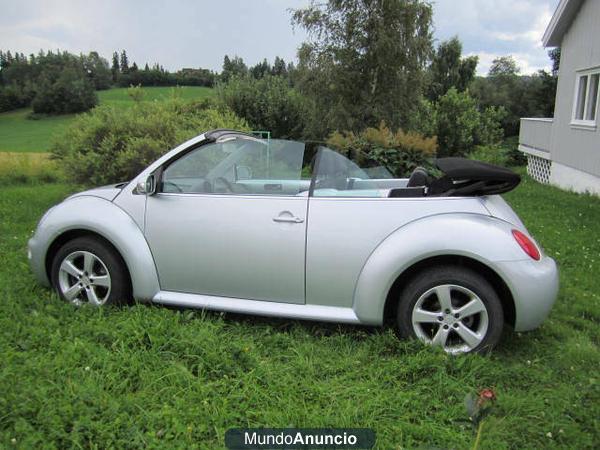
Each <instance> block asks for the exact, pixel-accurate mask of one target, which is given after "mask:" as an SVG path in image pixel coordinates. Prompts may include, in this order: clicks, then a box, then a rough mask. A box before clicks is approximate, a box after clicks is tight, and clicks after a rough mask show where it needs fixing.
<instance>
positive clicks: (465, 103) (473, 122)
mask: <svg viewBox="0 0 600 450" xmlns="http://www.w3.org/2000/svg"><path fill="white" fill-rule="evenodd" d="M436 113H437V114H436V116H437V117H436V119H437V120H436V121H437V123H436V134H437V138H438V142H439V146H440V149H439V155H440V156H462V155H465V154H468V153H469V152H470V151H471V150H472V149H473V146H474V144H475V133H476V130H477V127H478V126H479V112H478V111H477V105H476V103H475V100H473V99H472V98H471V97H470V96H469V94H468V93H466V92H458V91H457V90H456V89H455V88H451V89H450V90H449V91H448V92H447V93H446V94H445V95H443V96H442V97H440V99H439V101H438V103H437V105H436Z"/></svg>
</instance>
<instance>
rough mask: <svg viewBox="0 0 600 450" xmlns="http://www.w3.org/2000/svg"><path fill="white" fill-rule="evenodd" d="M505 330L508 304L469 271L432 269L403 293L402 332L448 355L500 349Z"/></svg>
mask: <svg viewBox="0 0 600 450" xmlns="http://www.w3.org/2000/svg"><path fill="white" fill-rule="evenodd" d="M503 327H504V313H503V310H502V304H501V302H500V299H499V298H498V295H497V293H496V291H495V290H494V288H493V287H492V286H491V285H490V284H489V282H488V281H487V280H486V279H485V278H484V277H482V276H481V275H479V274H478V273H477V272H475V271H473V270H471V269H467V268H464V267H454V266H442V267H432V268H430V269H427V270H424V271H423V272H420V273H419V274H418V275H417V276H415V277H414V278H413V279H412V280H411V281H410V282H409V283H408V284H407V285H406V287H405V288H404V289H403V291H402V293H401V295H400V300H399V304H398V312H397V317H396V329H397V332H398V334H399V335H400V336H401V337H405V338H410V337H412V338H417V339H419V340H420V341H422V342H425V343H427V344H431V345H437V346H440V347H442V348H443V349H444V350H445V351H446V352H448V353H468V352H482V351H486V350H489V349H491V348H492V347H493V346H494V345H496V344H497V343H498V341H499V339H500V335H501V334H502V329H503Z"/></svg>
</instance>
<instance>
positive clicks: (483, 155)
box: [469, 145, 509, 167]
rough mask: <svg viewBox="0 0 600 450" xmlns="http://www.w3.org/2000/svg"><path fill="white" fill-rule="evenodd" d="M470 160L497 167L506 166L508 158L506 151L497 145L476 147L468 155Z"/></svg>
mask: <svg viewBox="0 0 600 450" xmlns="http://www.w3.org/2000/svg"><path fill="white" fill-rule="evenodd" d="M469 158H470V159H476V160H477V161H483V162H486V163H489V164H495V165H497V166H505V167H506V166H508V165H509V158H508V155H507V153H506V149H505V148H503V147H501V146H499V145H478V146H476V147H475V149H474V150H473V151H472V152H471V153H470V154H469Z"/></svg>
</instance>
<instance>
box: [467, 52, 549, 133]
mask: <svg viewBox="0 0 600 450" xmlns="http://www.w3.org/2000/svg"><path fill="white" fill-rule="evenodd" d="M519 73H520V68H519V67H518V65H517V63H516V62H515V60H514V58H513V57H512V56H510V55H509V56H501V57H499V58H496V59H494V60H493V61H492V65H491V67H490V70H489V72H488V76H487V77H478V78H477V79H476V80H475V81H474V82H473V83H472V85H471V87H470V91H471V93H472V94H473V95H474V97H475V98H476V99H477V101H478V104H479V108H480V109H485V108H488V107H490V106H494V107H496V108H499V107H504V108H505V109H506V115H505V117H504V118H503V120H502V128H503V129H504V134H505V136H514V135H516V134H518V132H519V123H520V121H521V117H528V116H535V115H538V114H539V112H537V110H536V106H535V102H534V101H533V100H532V92H533V91H534V90H535V87H533V86H532V84H535V83H537V82H538V79H537V78H535V77H524V76H519Z"/></svg>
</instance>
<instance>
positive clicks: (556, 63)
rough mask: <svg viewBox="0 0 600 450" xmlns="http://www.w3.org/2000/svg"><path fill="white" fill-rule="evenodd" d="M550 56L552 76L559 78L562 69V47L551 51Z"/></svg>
mask: <svg viewBox="0 0 600 450" xmlns="http://www.w3.org/2000/svg"><path fill="white" fill-rule="evenodd" d="M548 56H549V57H550V59H551V60H552V76H554V77H557V76H558V69H560V47H556V48H553V49H552V50H550V51H549V52H548Z"/></svg>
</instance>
